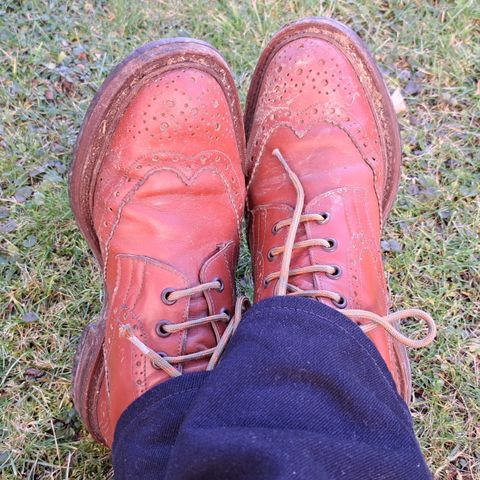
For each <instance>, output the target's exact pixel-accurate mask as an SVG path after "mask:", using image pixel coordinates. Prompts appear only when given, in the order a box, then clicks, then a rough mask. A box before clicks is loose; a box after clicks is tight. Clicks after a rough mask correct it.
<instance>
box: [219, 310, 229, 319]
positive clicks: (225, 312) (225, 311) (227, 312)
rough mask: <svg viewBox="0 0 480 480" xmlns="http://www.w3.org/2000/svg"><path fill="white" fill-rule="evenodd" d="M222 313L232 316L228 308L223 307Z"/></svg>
mask: <svg viewBox="0 0 480 480" xmlns="http://www.w3.org/2000/svg"><path fill="white" fill-rule="evenodd" d="M220 313H224V314H225V315H226V316H227V317H228V318H230V310H229V309H228V308H222V309H221V310H220Z"/></svg>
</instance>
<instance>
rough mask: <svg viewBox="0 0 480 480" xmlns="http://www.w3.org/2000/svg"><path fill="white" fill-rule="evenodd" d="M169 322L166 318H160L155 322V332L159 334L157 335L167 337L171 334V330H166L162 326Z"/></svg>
mask: <svg viewBox="0 0 480 480" xmlns="http://www.w3.org/2000/svg"><path fill="white" fill-rule="evenodd" d="M169 324H170V322H169V321H168V320H160V321H159V322H157V324H156V325H155V333H156V334H157V335H158V336H159V337H169V336H170V335H171V332H167V331H166V330H165V329H164V328H163V327H164V326H165V325H169Z"/></svg>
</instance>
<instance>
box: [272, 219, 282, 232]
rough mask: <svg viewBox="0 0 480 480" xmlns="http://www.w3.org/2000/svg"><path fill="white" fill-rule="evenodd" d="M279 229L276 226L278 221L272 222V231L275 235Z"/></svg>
mask: <svg viewBox="0 0 480 480" xmlns="http://www.w3.org/2000/svg"><path fill="white" fill-rule="evenodd" d="M279 231H280V229H279V228H278V222H277V223H274V224H273V226H272V233H273V234H274V235H276V234H277V233H278V232H279Z"/></svg>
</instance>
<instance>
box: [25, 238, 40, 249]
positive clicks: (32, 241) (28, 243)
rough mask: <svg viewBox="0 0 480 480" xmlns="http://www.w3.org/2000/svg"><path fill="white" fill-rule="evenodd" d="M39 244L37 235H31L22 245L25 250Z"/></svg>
mask: <svg viewBox="0 0 480 480" xmlns="http://www.w3.org/2000/svg"><path fill="white" fill-rule="evenodd" d="M36 243H37V237H36V236H35V235H29V236H28V237H27V238H26V239H25V240H24V241H23V243H22V245H23V246H24V247H25V248H30V247H33V246H34V245H35V244H36Z"/></svg>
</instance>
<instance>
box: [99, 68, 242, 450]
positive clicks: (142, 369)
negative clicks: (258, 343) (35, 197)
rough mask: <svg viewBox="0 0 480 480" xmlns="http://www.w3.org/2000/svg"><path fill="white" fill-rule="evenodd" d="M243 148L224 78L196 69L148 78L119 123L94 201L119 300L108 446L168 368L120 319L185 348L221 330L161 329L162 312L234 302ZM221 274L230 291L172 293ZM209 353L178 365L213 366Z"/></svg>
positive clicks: (154, 344)
mask: <svg viewBox="0 0 480 480" xmlns="http://www.w3.org/2000/svg"><path fill="white" fill-rule="evenodd" d="M241 150H242V149H240V148H239V145H237V141H236V136H235V132H234V124H233V120H232V113H231V110H230V106H229V105H228V102H227V100H226V97H225V95H224V93H223V91H222V87H221V86H220V85H219V84H218V83H217V81H216V80H215V79H214V78H213V77H212V76H210V75H209V74H208V73H206V72H204V71H200V70H197V69H194V68H188V69H185V68H181V69H176V70H172V71H170V72H168V73H165V74H163V75H162V76H160V77H159V78H157V79H155V80H153V81H151V82H150V83H148V84H147V85H144V86H143V87H142V88H141V89H140V90H139V92H138V94H137V95H136V96H135V97H134V98H133V100H132V101H131V102H130V104H129V105H128V107H127V109H126V110H125V112H124V113H123V115H122V117H121V118H120V120H119V122H118V125H117V128H116V130H115V133H114V135H113V138H112V141H111V144H110V148H109V151H108V154H107V155H106V157H105V158H104V160H103V162H102V165H101V167H100V169H99V171H98V172H97V181H96V185H95V196H94V205H93V222H94V226H95V232H96V234H97V236H98V239H99V243H100V246H101V253H102V258H103V259H104V280H105V288H106V297H107V299H108V307H107V309H106V312H105V315H106V317H107V318H106V338H105V344H104V361H105V382H104V384H105V392H104V393H103V392H102V394H101V395H100V400H99V401H100V402H105V404H103V405H99V406H98V411H99V412H108V415H106V414H104V413H102V414H101V415H102V419H100V420H101V421H100V422H99V423H100V427H101V429H102V430H103V431H102V433H103V435H104V437H105V439H106V441H107V443H109V444H110V443H111V441H112V438H113V432H114V429H115V425H116V422H117V420H118V418H119V416H120V415H121V414H122V412H123V411H124V410H125V408H126V407H127V406H128V405H129V404H130V403H132V402H133V401H134V400H135V399H136V398H138V397H139V396H140V395H141V394H142V393H144V392H145V391H147V390H149V389H150V388H152V387H153V386H154V385H156V384H158V383H159V382H162V381H165V380H167V379H168V378H169V377H168V376H167V374H165V373H164V372H163V371H162V370H158V369H155V368H154V367H153V366H152V365H151V363H150V361H149V360H148V359H146V357H145V356H144V355H143V354H142V353H141V352H140V351H139V350H138V349H136V347H135V346H134V345H132V344H131V343H130V342H129V341H128V340H127V339H126V338H124V337H121V336H120V334H119V328H120V326H121V325H122V324H129V325H131V326H132V328H133V329H134V332H135V335H137V336H138V337H139V338H140V340H141V341H142V342H144V343H145V344H146V345H148V346H149V347H151V348H153V349H154V350H155V351H157V352H165V353H166V354H167V355H169V356H177V355H184V354H188V353H193V352H198V351H201V350H204V349H208V348H211V347H214V346H215V345H216V342H215V335H214V331H213V328H212V327H211V326H210V325H204V326H197V327H194V328H191V329H189V330H188V331H187V330H185V331H182V332H178V333H175V334H171V335H169V336H168V337H160V336H159V335H158V334H157V333H156V332H155V326H156V324H157V322H159V321H161V320H167V321H169V322H172V323H180V322H184V321H187V320H191V319H195V318H200V317H203V316H207V315H213V314H216V313H220V312H221V311H222V309H226V310H229V311H230V312H232V311H233V306H234V295H235V283H234V271H235V266H236V261H237V255H238V242H239V236H240V228H241V221H242V217H243V208H244V201H245V184H244V176H243V173H242V167H241V163H242V160H243V159H242V158H241ZM218 278H220V279H221V280H222V281H223V283H224V290H223V291H222V292H209V293H207V294H206V295H197V296H194V297H187V298H182V299H180V300H178V301H177V302H176V303H175V304H173V305H166V304H164V303H163V301H162V300H161V293H162V291H163V290H164V289H165V288H174V289H184V288H188V287H192V286H195V285H198V284H199V283H202V282H211V281H213V280H215V279H218ZM218 329H219V331H220V333H221V332H222V331H223V329H224V326H222V325H218ZM207 362H208V359H207V360H197V361H191V362H188V363H185V364H180V365H178V369H179V370H180V371H182V372H191V371H197V370H202V369H205V368H206V364H207ZM105 416H108V418H107V419H106V418H104V417H105Z"/></svg>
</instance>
